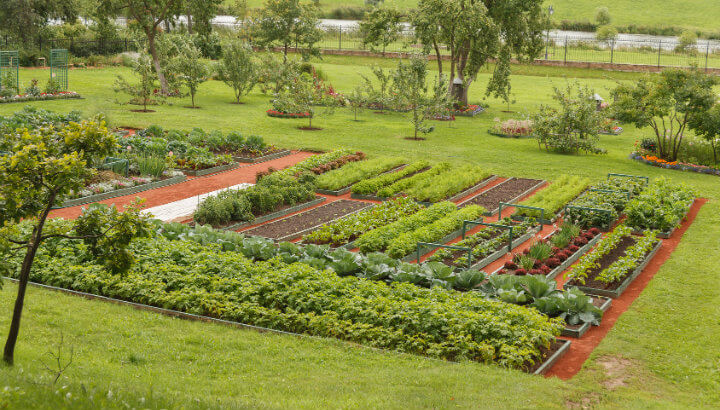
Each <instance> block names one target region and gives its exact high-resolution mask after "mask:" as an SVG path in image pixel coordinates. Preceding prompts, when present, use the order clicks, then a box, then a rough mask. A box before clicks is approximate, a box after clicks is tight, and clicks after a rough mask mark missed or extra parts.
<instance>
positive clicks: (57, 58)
mask: <svg viewBox="0 0 720 410" xmlns="http://www.w3.org/2000/svg"><path fill="white" fill-rule="evenodd" d="M50 78H53V79H55V81H57V83H58V85H59V87H60V89H61V90H63V91H67V89H68V51H67V50H66V49H64V48H55V49H52V50H50Z"/></svg>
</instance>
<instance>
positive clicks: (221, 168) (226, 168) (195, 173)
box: [181, 162, 240, 177]
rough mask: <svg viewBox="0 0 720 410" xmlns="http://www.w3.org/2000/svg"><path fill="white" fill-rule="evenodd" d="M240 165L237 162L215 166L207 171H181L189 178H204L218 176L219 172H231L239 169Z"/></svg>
mask: <svg viewBox="0 0 720 410" xmlns="http://www.w3.org/2000/svg"><path fill="white" fill-rule="evenodd" d="M239 165H240V164H238V163H237V162H231V163H229V164H225V165H218V166H215V167H212V168H205V169H181V171H182V172H183V173H185V175H187V176H191V177H202V176H205V175H210V174H216V173H219V172H224V171H229V170H231V169H235V168H237V167H238V166H239Z"/></svg>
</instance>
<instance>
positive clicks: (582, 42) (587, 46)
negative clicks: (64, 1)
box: [0, 25, 720, 69]
mask: <svg viewBox="0 0 720 410" xmlns="http://www.w3.org/2000/svg"><path fill="white" fill-rule="evenodd" d="M323 29H324V35H323V37H322V39H321V40H320V42H319V43H318V44H317V45H318V46H319V47H320V48H321V49H324V50H337V51H374V52H378V53H383V52H386V53H411V52H420V51H422V45H421V44H418V43H417V42H416V41H415V39H414V37H413V32H412V30H411V29H410V28H407V29H406V30H404V31H403V32H402V33H401V34H400V36H399V37H398V38H397V39H395V40H394V41H392V42H390V43H389V44H387V46H385V47H382V46H379V47H374V48H370V47H368V46H366V45H364V44H363V36H362V34H361V33H360V32H359V30H358V29H357V28H356V27H348V26H327V25H326V26H323ZM577 34H578V33H573V35H563V34H562V33H557V32H551V33H547V35H546V36H545V38H544V40H545V45H544V47H543V49H542V50H541V52H540V55H539V56H538V58H537V60H546V61H553V62H558V63H597V64H620V65H622V64H626V65H645V66H657V67H690V66H693V65H694V66H697V67H700V68H706V69H707V68H720V41H713V40H701V41H699V42H697V43H696V44H694V45H690V46H687V47H683V46H682V45H681V44H679V43H678V42H677V40H675V39H669V38H661V37H650V36H625V35H620V36H619V37H618V38H617V39H615V40H612V41H598V40H597V39H595V38H594V35H593V34H592V33H587V34H583V35H577ZM624 37H625V38H624ZM628 37H630V38H628ZM30 43H31V45H32V48H35V49H38V50H40V52H41V53H44V54H49V51H50V50H51V49H54V48H65V49H67V50H69V52H70V54H71V55H72V56H76V57H88V56H90V55H93V54H102V55H109V54H115V53H120V52H125V51H137V48H136V44H135V42H133V41H132V40H129V39H118V40H112V41H102V40H87V39H83V40H77V39H72V38H64V39H59V38H53V39H48V38H41V37H39V38H36V39H34V40H32V41H31V42H30ZM26 48H28V47H25V46H24V43H22V42H18V41H13V40H12V39H9V38H8V37H5V38H4V39H3V38H0V49H4V50H9V49H19V50H23V49H26ZM445 51H446V50H444V49H441V53H445ZM21 54H22V53H21Z"/></svg>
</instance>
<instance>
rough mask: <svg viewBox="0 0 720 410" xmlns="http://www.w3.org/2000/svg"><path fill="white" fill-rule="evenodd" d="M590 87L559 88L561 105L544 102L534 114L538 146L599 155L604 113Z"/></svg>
mask: <svg viewBox="0 0 720 410" xmlns="http://www.w3.org/2000/svg"><path fill="white" fill-rule="evenodd" d="M594 94H595V92H594V91H593V90H590V89H589V88H588V87H587V86H586V87H581V86H579V85H577V84H576V85H575V86H572V85H568V86H567V88H566V89H565V90H561V89H559V88H555V94H554V95H553V100H555V101H556V102H557V103H558V104H559V105H560V107H559V108H556V107H551V106H548V105H543V106H541V107H540V110H539V111H538V112H537V113H536V114H535V115H533V116H532V123H533V133H534V134H535V136H536V137H537V139H538V146H540V145H541V144H543V145H544V146H545V149H546V150H554V151H557V152H561V153H566V154H567V153H572V154H576V153H578V152H580V151H585V152H586V153H595V154H599V153H602V152H603V151H602V150H601V149H599V148H597V143H598V141H599V138H598V134H599V133H600V129H601V127H602V124H603V119H604V118H603V115H602V114H601V113H600V112H598V111H597V107H596V104H595V101H594V100H593V98H592V97H593V95H594Z"/></svg>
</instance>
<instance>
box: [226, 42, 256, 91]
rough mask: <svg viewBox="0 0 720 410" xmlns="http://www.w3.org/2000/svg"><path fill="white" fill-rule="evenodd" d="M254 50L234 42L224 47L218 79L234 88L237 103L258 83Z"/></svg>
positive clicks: (246, 45) (241, 43)
mask: <svg viewBox="0 0 720 410" xmlns="http://www.w3.org/2000/svg"><path fill="white" fill-rule="evenodd" d="M252 56H253V50H252V47H250V46H249V45H248V44H245V43H243V42H241V41H238V40H236V41H232V42H229V43H227V44H225V46H224V47H223V56H222V59H221V60H220V63H219V64H218V66H217V72H218V78H219V79H220V80H222V81H223V82H225V84H227V85H228V86H230V87H232V89H233V91H234V93H235V102H236V103H238V104H239V103H240V97H242V96H243V95H244V94H247V93H249V92H250V90H252V89H253V87H255V83H256V82H257V68H256V65H255V61H253V58H252Z"/></svg>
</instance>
